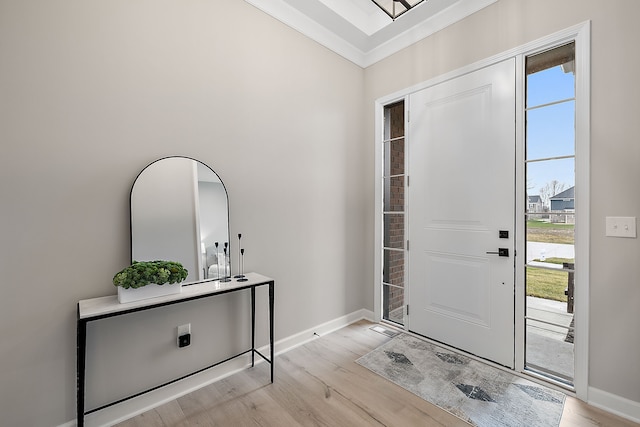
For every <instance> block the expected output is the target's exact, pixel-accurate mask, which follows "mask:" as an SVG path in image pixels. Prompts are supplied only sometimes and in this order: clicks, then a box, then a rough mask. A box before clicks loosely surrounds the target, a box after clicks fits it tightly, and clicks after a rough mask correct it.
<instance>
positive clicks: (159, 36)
mask: <svg viewBox="0 0 640 427" xmlns="http://www.w3.org/2000/svg"><path fill="white" fill-rule="evenodd" d="M0 58H2V60H1V63H2V66H1V67H0V141H1V146H0V147H1V148H2V153H1V154H0V200H1V201H0V218H1V221H0V236H1V238H0V248H1V251H2V252H1V253H0V272H1V274H0V277H1V279H0V280H1V281H2V282H1V283H2V291H3V295H2V297H1V298H0V331H1V333H0V336H2V337H3V340H2V342H1V343H0V384H2V386H1V389H0V414H2V423H3V425H12V426H52V425H59V424H62V423H65V422H67V421H69V420H72V419H74V418H75V311H76V303H77V301H78V300H79V299H85V298H92V297H98V296H103V295H109V294H115V288H114V287H113V285H111V278H112V277H113V275H114V274H115V273H116V272H117V271H119V270H120V269H122V268H123V267H125V266H126V265H127V264H128V262H129V205H128V204H129V190H130V188H131V184H132V183H133V180H134V178H135V177H136V175H137V174H138V172H139V171H140V170H142V168H144V167H145V166H146V165H147V164H149V163H150V162H151V161H153V160H156V159H158V158H160V157H164V156H169V155H184V156H189V157H193V158H197V159H199V160H202V161H203V162H205V163H207V164H208V165H209V166H211V167H212V168H213V169H214V170H216V172H218V173H219V174H220V176H221V178H222V179H223V181H224V183H225V185H226V186H227V189H228V191H229V201H230V207H231V224H230V225H231V235H232V236H234V235H237V233H242V234H243V239H242V240H243V246H244V247H245V248H246V251H247V253H246V256H245V267H246V269H247V270H249V271H259V272H261V273H262V274H265V275H269V276H272V277H274V278H276V279H277V288H276V307H277V313H276V339H279V338H283V337H287V336H290V335H292V334H294V333H297V332H300V331H302V330H305V329H308V328H311V327H312V326H314V325H318V324H320V323H323V322H326V321H328V320H331V319H335V318H337V317H339V316H342V315H344V314H346V313H351V312H353V311H355V310H358V309H361V308H362V307H364V306H365V305H366V303H365V299H364V295H365V292H364V290H363V289H364V286H365V285H366V286H370V283H365V282H364V279H363V273H364V271H363V266H365V265H366V263H365V258H366V257H368V256H369V254H370V252H371V251H370V250H365V249H364V244H363V242H364V236H365V233H370V232H371V230H368V229H366V228H365V226H364V225H363V223H362V218H363V217H364V216H365V214H366V212H367V211H368V210H369V208H370V206H369V205H367V204H365V203H364V202H365V200H366V197H365V193H366V189H367V188H368V185H367V184H366V183H365V182H364V178H365V169H366V168H368V167H369V166H370V164H368V163H366V159H364V158H362V156H361V153H362V152H363V151H364V150H365V144H364V142H363V134H364V131H363V117H364V114H363V106H362V105H363V104H362V103H363V99H364V93H363V76H364V71H363V70H362V69H361V68H359V67H357V66H355V65H353V64H352V63H350V62H349V61H346V60H344V59H343V58H341V57H339V56H338V55H336V54H334V53H332V52H330V51H328V50H327V49H325V48H324V47H322V46H320V45H318V44H317V43H315V42H312V41H311V40H309V39H308V38H306V37H304V36H302V35H301V34H299V33H298V32H296V31H294V30H292V29H290V28H288V27H286V26H284V25H282V24H281V23H280V22H278V21H276V20H274V19H273V18H271V17H269V16H267V15H265V14H264V13H263V12H261V11H259V10H257V9H255V8H254V7H252V6H250V5H249V4H247V3H245V2H244V1H242V0H234V1H222V0H209V1H194V0H187V1H175V0H161V1H157V0H133V1H132V0H110V1H91V2H87V1H81V0H59V1H55V2H51V1H47V0H0ZM246 301H247V299H246V295H238V296H236V297H234V298H229V299H227V300H226V301H224V304H223V303H217V305H216V306H215V307H214V309H215V311H214V313H215V315H214V317H215V318H214V319H211V318H208V317H207V316H206V315H205V313H204V312H202V311H198V310H197V307H196V310H195V311H193V313H192V312H191V310H185V311H184V312H177V313H174V312H171V313H168V314H166V315H158V316H156V317H149V318H145V319H143V320H138V321H132V325H131V326H132V327H131V330H128V331H126V333H123V334H122V335H120V336H118V335H117V334H118V332H119V331H120V330H122V328H121V327H120V328H119V327H118V325H116V324H115V323H114V324H112V325H111V326H108V325H107V326H104V325H101V327H102V328H103V330H102V332H101V333H102V335H101V336H96V337H95V342H96V345H98V344H97V343H98V342H101V343H111V342H118V343H119V344H118V345H115V344H114V346H111V347H108V346H103V347H105V348H106V349H107V350H109V349H110V351H113V352H114V353H112V357H109V353H107V354H103V353H101V354H102V356H103V358H104V359H105V360H109V361H111V362H114V361H117V360H119V359H118V358H119V355H118V353H117V351H121V350H122V349H127V351H129V352H131V354H133V355H134V357H136V360H137V361H144V360H145V357H147V356H145V353H144V352H145V351H148V350H140V349H139V348H138V347H137V346H135V345H134V344H135V342H136V340H139V339H140V337H141V336H148V337H149V343H150V346H151V345H152V346H155V348H165V349H166V352H161V353H160V354H161V355H162V359H163V360H162V361H160V363H162V364H163V366H165V365H164V364H165V363H166V362H167V361H170V359H172V358H175V357H176V355H181V356H185V355H187V354H188V353H185V352H181V351H180V350H178V349H176V347H175V341H174V340H175V336H174V334H175V329H174V328H175V326H177V325H178V324H182V323H183V322H191V323H192V331H193V340H194V344H193V346H192V349H193V352H192V353H190V354H191V355H192V356H193V357H194V358H196V359H197V357H196V356H197V353H199V352H203V353H204V352H207V351H210V350H209V349H208V348H205V347H199V346H201V344H202V341H203V340H202V336H203V335H202V333H203V332H198V331H203V330H205V329H204V328H205V327H208V329H207V332H205V333H206V334H209V333H210V332H211V333H213V332H216V330H212V328H211V326H210V325H211V324H214V325H218V326H217V335H216V337H217V338H218V339H219V341H218V342H219V343H220V346H223V348H221V349H215V351H219V352H220V353H222V352H223V351H227V352H228V351H232V350H233V349H234V348H235V347H236V346H237V345H238V343H239V342H241V341H243V340H246V335H242V334H241V335H239V336H238V338H228V337H236V334H238V333H240V331H246V328H243V326H246V324H245V325H243V324H238V321H239V320H238V319H237V318H234V317H231V318H230V319H228V315H229V314H230V312H229V310H225V309H224V307H230V308H233V307H243V306H245V305H244V304H243V303H246ZM234 313H241V312H240V311H235V312H234ZM229 328H232V329H229ZM136 331H137V334H136V333H135V332H136ZM243 333H246V332H243ZM114 335H115V337H114ZM225 335H226V337H225ZM262 336H263V337H264V334H263V335H262ZM114 340H115V341H114ZM236 341H237V342H236ZM245 342H246V341H245ZM261 344H264V339H263V340H262V342H261ZM163 346H164V347H163ZM103 347H99V348H97V347H96V348H94V350H93V351H99V350H102V349H103ZM196 350H198V351H196ZM211 351H213V350H211ZM192 356H188V357H187V356H185V357H183V358H182V359H183V360H184V363H185V364H187V365H189V364H193V365H197V364H198V362H199V361H198V360H195V359H194V360H191V357H192ZM170 366H171V367H170V368H169V369H175V370H180V369H184V368H185V366H184V365H180V366H175V365H170ZM122 368H123V369H124V371H123V378H125V379H127V378H128V381H129V383H131V382H132V381H134V379H136V378H137V376H138V374H137V372H135V369H136V365H133V366H130V365H124V366H123V367H122ZM133 374H136V375H133ZM140 375H143V373H141V374H140ZM142 380H144V378H143V379H142ZM129 383H122V382H120V381H117V380H114V379H113V375H112V378H111V379H109V378H107V379H105V383H104V384H101V385H100V386H101V389H100V390H99V391H100V395H96V394H95V393H94V394H93V395H92V397H91V398H92V399H93V400H94V401H99V400H101V399H102V398H107V396H106V395H108V394H109V393H111V391H113V387H116V386H122V387H127V386H128V385H129Z"/></svg>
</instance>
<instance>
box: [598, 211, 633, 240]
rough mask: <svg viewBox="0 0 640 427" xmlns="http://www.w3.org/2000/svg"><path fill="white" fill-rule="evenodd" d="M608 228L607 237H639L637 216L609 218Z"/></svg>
mask: <svg viewBox="0 0 640 427" xmlns="http://www.w3.org/2000/svg"><path fill="white" fill-rule="evenodd" d="M606 227H607V231H606V233H605V235H606V236H609V237H631V238H635V237H637V236H636V217H635V216H608V217H607V218H606Z"/></svg>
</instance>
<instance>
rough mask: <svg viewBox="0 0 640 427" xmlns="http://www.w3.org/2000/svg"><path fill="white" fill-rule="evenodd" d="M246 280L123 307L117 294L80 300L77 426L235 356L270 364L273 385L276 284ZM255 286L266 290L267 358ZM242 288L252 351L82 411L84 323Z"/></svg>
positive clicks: (194, 287) (204, 285)
mask: <svg viewBox="0 0 640 427" xmlns="http://www.w3.org/2000/svg"><path fill="white" fill-rule="evenodd" d="M245 278H246V279H247V280H246V281H239V280H238V279H231V281H229V282H224V281H220V280H215V281H208V282H201V283H195V284H192V285H183V287H182V292H180V293H179V294H174V295H168V296H163V297H157V298H150V299H146V300H141V301H135V302H130V303H126V304H120V303H119V302H118V298H117V296H116V295H111V296H106V297H101V298H93V299H87V300H81V301H79V302H78V317H77V371H76V382H77V415H78V426H83V425H84V416H85V415H88V414H91V413H93V412H97V411H99V410H101V409H105V408H107V407H109V406H113V405H116V404H118V403H121V402H124V401H125V400H129V399H133V398H134V397H138V396H140V395H142V394H145V393H148V392H150V391H153V390H156V389H158V388H160V387H164V386H166V385H169V384H172V383H175V382H177V381H180V380H182V379H185V378H187V377H190V376H192V375H195V374H198V373H200V372H202V371H205V370H207V369H210V368H213V367H214V366H218V365H220V364H222V363H224V362H227V361H229V360H231V359H235V358H236V357H239V356H242V355H244V354H247V353H251V366H254V362H255V355H256V354H258V355H259V356H260V357H262V358H263V359H264V360H266V361H267V362H268V363H269V364H270V365H271V382H273V365H274V355H273V353H274V349H273V299H274V298H273V294H274V286H275V281H274V280H273V279H271V278H269V277H266V276H262V275H260V274H257V273H247V274H245ZM258 286H268V287H269V353H270V354H269V357H266V356H264V355H262V354H261V353H260V352H259V351H258V350H256V345H255V329H256V328H255V326H256V295H255V291H256V288H257V287H258ZM245 289H250V290H251V348H250V349H248V350H245V351H243V352H241V353H239V354H237V355H235V356H232V357H230V358H228V359H225V360H221V361H218V362H216V363H213V364H212V365H210V366H207V367H204V368H202V369H199V370H197V371H195V372H192V373H190V374H187V375H184V376H182V377H180V378H176V379H174V380H171V381H169V382H166V383H164V384H161V385H158V386H156V387H153V388H151V389H149V390H145V391H141V392H139V393H136V394H134V395H131V396H127V397H124V398H122V399H120V400H117V401H115V402H111V403H109V404H107V405H103V406H101V407H99V408H95V409H92V410H90V411H85V408H84V397H85V377H86V372H85V366H86V345H87V323H89V322H92V321H95V320H100V319H105V318H108V317H114V316H121V315H123V314H128V313H134V312H137V311H144V310H149V309H151V308H157V307H163V306H167V305H173V304H180V303H183V302H187V301H193V300H196V299H201V298H211V297H215V296H217V295H222V294H226V293H230V292H237V291H241V290H245Z"/></svg>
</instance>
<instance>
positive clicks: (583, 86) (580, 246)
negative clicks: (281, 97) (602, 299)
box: [374, 21, 591, 401]
mask: <svg viewBox="0 0 640 427" xmlns="http://www.w3.org/2000/svg"><path fill="white" fill-rule="evenodd" d="M570 41H575V44H576V59H575V66H576V125H575V126H576V135H575V138H576V150H575V156H576V157H575V158H576V164H575V167H576V172H575V174H576V192H577V195H578V197H576V228H575V253H576V258H577V259H579V260H580V262H579V263H576V271H575V277H576V295H575V300H574V303H575V305H576V308H577V309H576V312H575V321H576V324H577V325H580V326H579V328H577V329H576V331H575V340H574V355H575V356H574V357H575V359H574V366H575V372H574V387H575V392H576V396H577V397H578V398H579V399H581V400H583V401H588V384H589V247H590V230H589V227H590V212H589V206H590V178H589V177H590V169H589V165H590V110H591V108H590V105H591V102H590V82H591V76H590V69H591V66H590V64H591V55H590V52H591V21H585V22H582V23H580V24H577V25H574V26H572V27H569V28H566V29H564V30H561V31H558V32H556V33H553V34H551V35H548V36H546V37H542V38H540V39H537V40H534V41H532V42H529V43H526V44H524V45H521V46H518V47H516V48H513V49H510V50H508V51H505V52H503V53H500V54H497V55H495V56H492V57H490V58H486V59H483V60H481V61H478V62H475V63H472V64H470V65H467V66H465V67H462V68H459V69H457V70H453V71H451V72H448V73H445V74H442V75H440V76H437V77H434V78H432V79H429V80H427V81H425V82H421V83H418V84H416V85H413V86H411V87H408V88H405V89H402V90H399V91H397V92H394V93H392V94H389V95H387V96H384V97H381V98H378V99H377V100H376V101H375V103H374V104H375V105H374V112H375V116H374V117H375V140H374V141H375V144H376V147H375V150H374V160H375V195H374V203H375V219H374V226H375V234H374V267H375V269H374V315H375V320H376V321H380V320H381V317H382V287H381V283H382V235H383V230H382V173H383V171H382V164H383V153H382V144H380V142H381V141H382V140H383V136H384V106H385V105H388V104H391V103H393V102H397V101H401V100H404V101H405V108H407V106H408V97H409V95H410V94H412V93H414V92H417V91H420V90H422V89H426V88H428V87H431V86H435V85H437V84H439V83H442V82H445V81H447V80H450V79H453V78H456V77H459V76H462V75H464V74H468V73H472V72H474V71H476V70H478V69H481V68H484V67H487V66H489V65H492V64H495V63H497V62H501V61H503V60H505V59H509V58H513V57H515V58H516V72H517V75H516V84H517V85H518V86H519V87H518V88H517V90H516V104H517V105H516V106H514V108H516V121H517V123H516V135H515V138H516V143H517V146H516V150H517V152H516V156H517V158H516V165H517V167H518V168H520V169H519V170H517V173H516V186H517V187H516V188H521V189H520V191H522V194H524V186H523V185H524V184H523V179H524V173H523V172H522V168H523V165H524V161H522V162H520V160H523V159H524V157H522V156H523V155H524V154H523V150H522V149H521V148H520V147H522V146H523V145H522V144H523V141H524V132H525V129H524V121H523V112H524V99H523V98H524V96H523V94H524V92H523V89H524V75H523V62H524V61H523V58H524V56H526V55H530V54H532V53H536V52H539V51H543V50H546V49H548V48H551V47H554V46H557V45H559V44H562V43H565V42H570ZM408 120H409V117H408V114H405V129H407V128H408V123H407V121H408ZM406 137H407V138H409V137H410V135H406ZM518 180H520V181H518ZM519 199H522V200H521V201H520V202H517V205H516V214H517V215H518V213H520V212H524V210H523V209H524V202H523V200H524V198H523V197H521V195H519V194H516V200H519ZM520 222H523V219H520ZM582 224H584V226H582ZM518 225H519V227H518ZM406 227H407V225H406V224H405V228H406ZM518 233H520V235H518ZM405 234H406V233H405ZM523 237H524V235H523V223H521V224H518V223H516V242H517V246H516V250H517V251H518V253H524V240H523ZM521 259H522V260H524V258H522V257H521V258H516V284H517V283H523V278H524V262H523V261H520V260H521ZM406 268H407V267H406V266H405V270H406ZM405 273H406V272H405ZM519 275H520V276H519ZM405 277H407V276H406V274H405ZM405 289H406V287H405ZM407 298H408V295H407V294H406V291H405V299H407ZM515 298H516V301H515V302H516V305H515V310H516V317H515V328H516V336H515V340H514V341H515V346H516V348H515V354H516V371H517V372H522V370H523V369H524V286H517V285H516V295H515ZM406 302H407V300H406V301H405V303H406ZM406 323H407V322H405V324H406Z"/></svg>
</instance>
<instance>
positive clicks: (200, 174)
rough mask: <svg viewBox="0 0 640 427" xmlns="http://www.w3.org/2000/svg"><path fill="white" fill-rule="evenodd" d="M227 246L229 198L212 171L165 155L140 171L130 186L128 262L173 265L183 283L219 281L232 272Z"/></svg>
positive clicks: (200, 164)
mask: <svg viewBox="0 0 640 427" xmlns="http://www.w3.org/2000/svg"><path fill="white" fill-rule="evenodd" d="M216 242H217V243H218V247H216ZM228 242H229V199H228V196H227V190H226V188H225V186H224V184H223V183H222V180H221V179H220V177H219V176H218V174H217V173H215V172H214V171H213V169H211V168H210V167H209V166H207V165H206V164H204V163H202V162H200V161H198V160H194V159H190V158H188V157H167V158H163V159H160V160H156V161H155V162H153V163H151V164H150V165H148V166H147V167H146V168H144V169H143V170H142V172H140V174H139V175H138V177H137V178H136V180H135V181H134V183H133V186H132V187H131V260H132V262H133V261H153V260H159V259H161V260H170V261H178V262H180V263H182V265H183V266H184V267H185V268H186V269H187V270H188V271H189V275H188V276H187V279H186V280H185V283H188V282H199V281H203V280H213V279H218V278H220V277H223V276H225V274H230V272H231V267H230V265H229V257H228V256H227V257H225V256H224V248H225V245H227V244H228ZM227 254H229V251H228V250H227ZM225 272H226V273H225Z"/></svg>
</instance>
